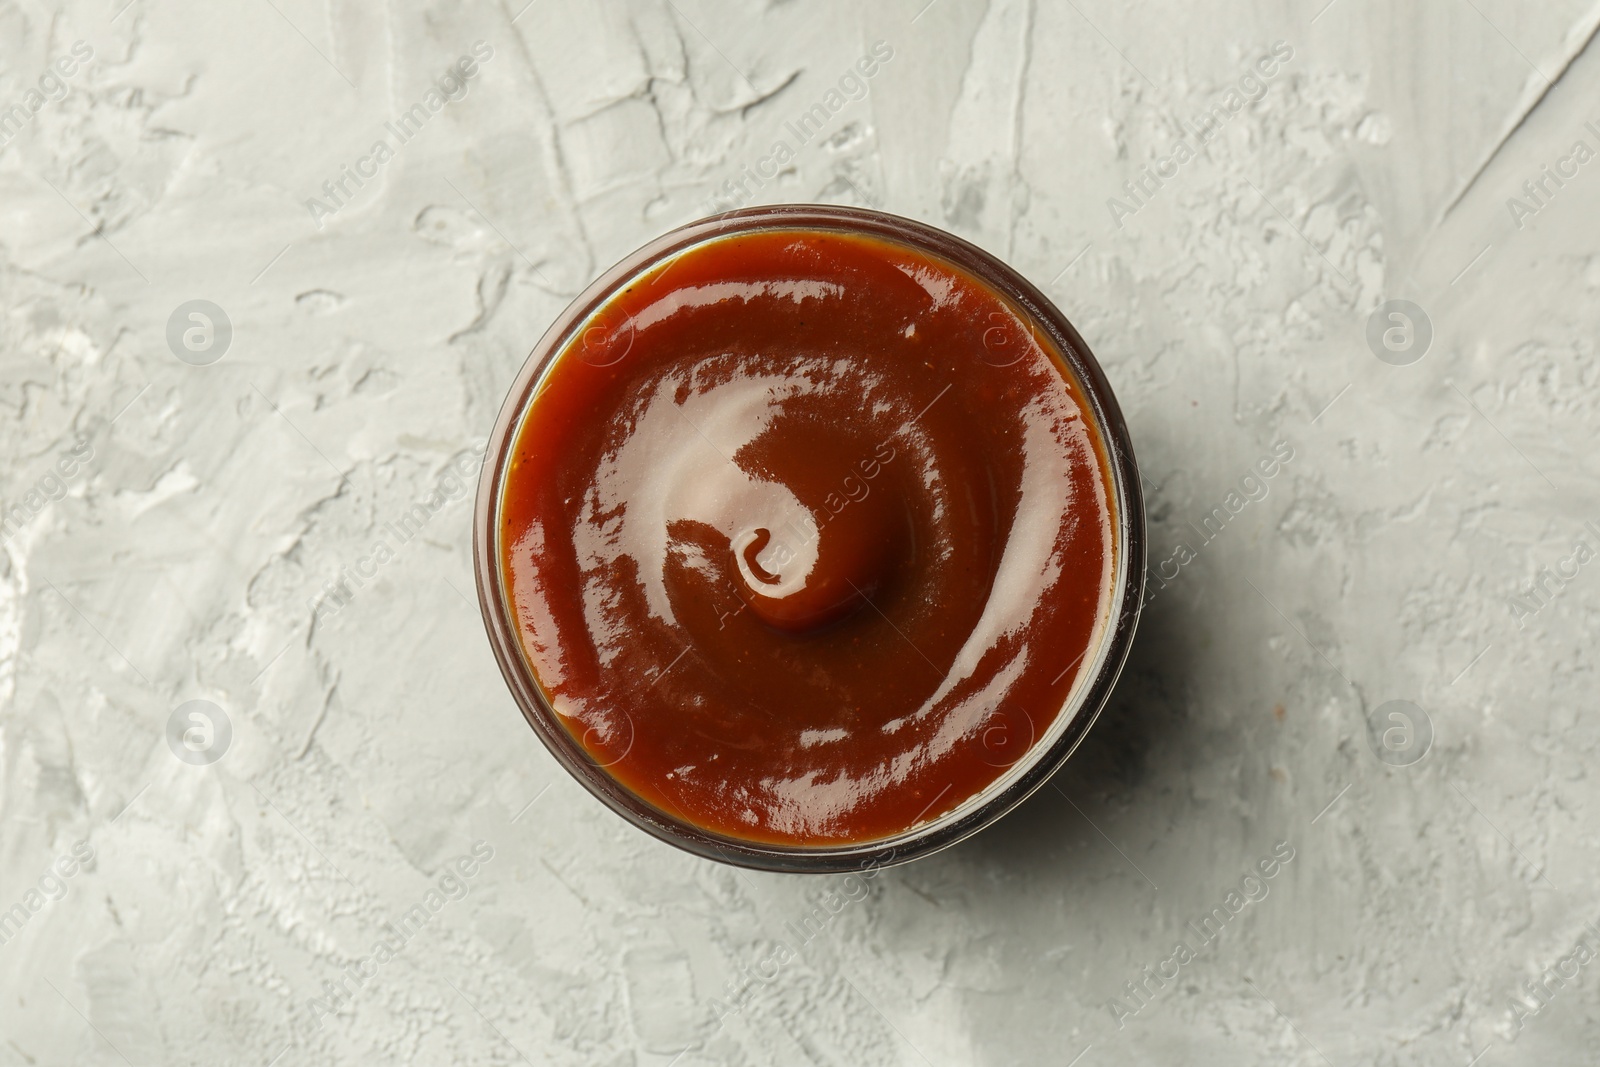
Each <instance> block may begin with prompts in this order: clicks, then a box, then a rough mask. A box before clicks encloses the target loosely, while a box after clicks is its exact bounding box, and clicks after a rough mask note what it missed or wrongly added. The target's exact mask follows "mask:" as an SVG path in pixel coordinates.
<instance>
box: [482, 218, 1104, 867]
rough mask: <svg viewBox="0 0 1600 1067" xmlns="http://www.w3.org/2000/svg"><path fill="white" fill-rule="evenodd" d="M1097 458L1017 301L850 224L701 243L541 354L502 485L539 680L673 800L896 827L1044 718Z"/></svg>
mask: <svg viewBox="0 0 1600 1067" xmlns="http://www.w3.org/2000/svg"><path fill="white" fill-rule="evenodd" d="M1107 470H1108V463H1107V459H1106V455H1105V445H1104V443H1103V441H1102V440H1101V438H1100V436H1099V434H1098V433H1097V431H1096V429H1095V427H1094V425H1093V420H1092V418H1091V417H1090V415H1089V406H1088V401H1087V399H1086V397H1085V395H1084V392H1083V389H1082V387H1081V385H1080V384H1079V383H1078V382H1076V381H1075V380H1074V379H1073V377H1072V375H1071V373H1070V372H1069V371H1068V370H1067V369H1066V366H1065V364H1064V362H1063V361H1062V360H1061V358H1060V357H1059V355H1058V354H1056V353H1055V351H1054V349H1053V347H1052V346H1051V344H1050V342H1049V341H1047V340H1045V339H1043V338H1042V337H1040V336H1039V335H1038V331H1036V330H1035V329H1033V328H1031V327H1030V320H1029V319H1028V317H1027V315H1026V313H1025V312H1024V311H1023V310H1022V309H1021V308H1019V307H1017V306H1016V305H1014V304H1012V303H1011V302H1010V301H1008V300H1007V299H1005V298H1004V297H1002V296H1001V295H999V294H998V293H996V292H995V291H994V290H992V289H991V288H990V287H988V286H987V285H985V284H984V283H982V282H981V281H979V280H978V279H977V278H975V277H973V276H971V275H970V274H967V273H965V272H964V271H962V270H961V269H960V268H958V267H957V266H955V265H954V264H952V263H949V262H946V261H944V260H942V259H939V258H936V257H934V256H932V255H931V254H929V253H926V252H923V251H920V250H918V249H915V248H912V247H910V246H908V245H901V244H898V243H894V242H889V241H884V240H880V239H877V238H870V237H865V236H860V235H853V234H849V233H845V232H835V231H826V230H783V229H777V230H764V231H757V232H754V233H746V234H740V235H737V236H732V237H726V238H721V239H713V240H711V241H708V242H705V243H702V244H699V245H696V246H693V247H691V248H689V249H687V250H685V251H683V252H680V253H678V254H677V255H676V256H674V257H673V258H671V259H669V260H667V261H665V262H663V263H660V264H657V265H656V266H654V267H653V268H651V269H650V270H649V271H647V272H646V273H645V274H643V275H642V276H640V277H637V278H635V279H633V280H632V281H631V282H630V283H629V284H628V285H627V287H626V288H625V289H624V290H623V291H621V292H619V293H616V294H614V295H613V296H612V297H611V298H610V299H609V300H608V301H607V302H605V303H604V304H602V305H601V307H600V308H599V309H598V310H597V311H596V312H595V313H594V315H593V316H592V317H591V319H590V320H589V321H588V322H587V323H586V324H585V327H584V328H583V329H582V330H580V331H579V332H578V334H577V335H576V336H575V337H574V338H573V340H572V341H571V343H569V344H568V346H567V347H566V349H565V350H563V351H562V352H561V353H559V354H558V355H557V357H556V358H555V359H554V360H553V361H552V362H551V364H550V365H549V367H548V368H547V370H546V373H545V375H544V378H543V380H542V381H541V382H540V385H539V388H538V390H537V391H536V393H535V395H534V398H533V400H532V401H531V402H530V404H529V406H528V409H527V411H526V412H525V413H524V416H523V423H522V425H521V427H520V428H519V430H518V432H517V436H516V439H515V444H514V448H513V450H512V454H511V460H510V464H509V467H508V469H507V472H506V475H505V484H504V490H503V497H502V501H501V528H500V529H501V546H502V551H503V553H504V555H503V567H504V576H505V580H506V586H507V590H508V597H509V599H510V602H511V606H512V608H513V611H514V614H515V619H516V623H517V626H518V629H519V631H520V634H521V637H522V645H523V650H524V653H525V655H526V657H527V660H528V662H529V665H530V667H531V668H532V671H533V674H534V675H535V677H536V679H537V681H538V683H539V685H540V687H541V689H542V690H543V691H544V694H545V696H546V698H547V700H548V701H549V703H550V705H551V707H552V708H553V709H554V710H555V711H556V713H557V714H558V715H559V716H560V718H561V720H562V722H563V723H564V725H565V726H566V727H567V728H568V730H569V731H570V732H571V733H572V734H573V736H574V737H575V738H576V739H577V740H578V741H579V743H580V744H581V745H582V746H583V748H584V749H585V750H586V751H587V752H588V753H589V755H590V756H591V757H592V758H593V759H594V760H595V761H597V762H598V763H599V764H600V765H601V766H603V767H605V768H606V769H607V772H608V773H609V774H611V775H612V776H614V777H615V778H616V779H617V780H618V781H620V782H621V783H622V784H623V785H625V786H626V787H627V788H629V789H630V790H632V791H633V792H634V793H636V794H637V795H639V796H640V797H642V798H643V799H645V800H646V801H648V802H649V803H651V804H653V805H654V806H656V807H657V808H658V809H660V810H661V811H662V812H664V813H665V814H667V815H669V816H671V817H675V818H678V819H681V820H684V821H686V822H688V823H690V824H692V825H695V826H698V827H700V828H702V829H705V830H709V831H711V832H713V833H719V834H723V835H727V836H730V837H734V838H739V839H744V840H750V841H759V842H766V843H776V844H785V845H801V846H803V845H820V844H835V843H840V842H859V841H867V840H874V839H879V838H884V837H889V836H892V835H894V834H897V833H899V832H902V831H905V830H908V829H910V828H911V827H912V826H915V825H918V824H920V823H922V822H925V821H927V820H930V819H934V818H937V817H938V816H940V815H941V814H943V813H945V812H948V811H950V810H951V809H953V808H955V807H957V806H958V805H960V804H961V803H962V802H964V801H966V800H968V799H970V798H971V797H973V796H974V795H976V794H977V793H979V792H980V791H982V790H983V789H984V787H985V786H987V785H989V784H990V783H991V782H993V781H994V780H995V779H997V778H998V777H1000V776H1001V775H1003V774H1004V773H1005V771H1006V769H1007V768H1008V767H1010V766H1012V765H1013V764H1015V763H1016V762H1017V760H1019V759H1020V758H1021V757H1022V756H1023V754H1024V753H1026V752H1027V751H1028V749H1029V748H1030V747H1031V746H1032V745H1033V744H1034V743H1035V742H1037V741H1038V740H1039V739H1040V738H1042V737H1043V736H1044V735H1045V734H1046V732H1047V731H1049V730H1050V728H1051V726H1052V724H1053V723H1054V722H1055V720H1056V718H1057V716H1058V713H1059V712H1060V709H1061V708H1062V707H1063V706H1064V705H1066V704H1067V703H1068V700H1069V696H1070V694H1071V691H1072V688H1073V686H1074V685H1075V684H1076V683H1077V682H1078V681H1079V678H1080V676H1081V675H1083V674H1084V672H1085V671H1087V670H1088V667H1089V664H1090V663H1092V661H1093V660H1094V658H1095V657H1094V653H1095V649H1096V647H1097V643H1098V642H1099V641H1100V640H1101V638H1102V636H1103V634H1104V632H1105V629H1106V627H1107V624H1108V620H1109V616H1110V611H1111V599H1112V583H1113V575H1114V571H1115V566H1114V564H1115V541H1114V534H1113V531H1114V526H1115V522H1114V519H1115V517H1114V515H1113V505H1112V500H1113V495H1112V490H1111V483H1110V477H1109V475H1108V473H1107Z"/></svg>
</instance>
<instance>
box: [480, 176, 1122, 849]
mask: <svg viewBox="0 0 1600 1067" xmlns="http://www.w3.org/2000/svg"><path fill="white" fill-rule="evenodd" d="M785 229H797V230H812V231H815V230H836V231H844V232H848V233H853V234H858V235H865V236H869V237H875V238H880V239H887V240H889V241H893V242H897V243H900V244H904V245H909V246H911V247H913V248H915V249H917V250H919V251H923V252H927V253H932V254H933V255H935V256H938V257H940V258H943V259H946V260H949V261H950V262H952V263H954V264H955V265H956V266H957V267H959V268H960V269H962V270H964V271H967V272H968V273H970V274H972V275H973V276H974V277H976V278H978V279H979V280H980V281H982V282H984V283H985V284H987V285H989V286H990V287H992V288H993V289H995V290H996V291H997V292H999V293H1000V294H1001V295H1002V296H1004V297H1006V298H1008V299H1010V300H1011V301H1013V302H1014V303H1016V304H1017V305H1019V306H1020V307H1021V309H1022V310H1023V311H1025V312H1026V313H1027V315H1028V316H1029V317H1030V318H1031V320H1032V324H1033V325H1036V326H1038V327H1040V328H1041V329H1042V330H1043V331H1044V332H1045V333H1046V334H1048V335H1049V339H1050V341H1051V342H1052V343H1053V344H1054V346H1055V348H1056V350H1057V351H1058V352H1059V353H1060V354H1061V356H1062V358H1063V359H1064V360H1065V362H1066V363H1067V366H1068V369H1069V370H1070V371H1071V372H1072V373H1073V374H1074V376H1075V377H1076V378H1077V380H1078V383H1079V384H1080V385H1081V387H1082V390H1083V392H1084V394H1085V395H1086V396H1087V398H1088V400H1089V403H1090V406H1091V407H1092V409H1093V412H1092V413H1093V417H1094V421H1095V427H1096V429H1097V430H1098V431H1099V434H1100V439H1101V441H1102V442H1103V444H1104V447H1105V450H1106V458H1107V461H1108V463H1109V467H1110V471H1109V474H1110V478H1109V481H1110V483H1111V486H1112V490H1113V492H1114V494H1115V501H1114V507H1115V510H1116V518H1117V522H1116V523H1115V524H1114V534H1113V545H1114V547H1115V548H1116V549H1117V553H1116V555H1117V564H1116V565H1117V572H1116V573H1115V575H1114V577H1113V580H1112V586H1113V601H1112V605H1111V611H1110V614H1109V617H1108V620H1107V621H1106V623H1105V625H1104V627H1103V629H1102V632H1101V635H1100V637H1099V647H1098V648H1096V649H1095V650H1094V652H1095V662H1094V664H1093V668H1092V669H1093V673H1092V675H1090V676H1087V677H1086V680H1084V681H1080V683H1079V684H1077V685H1075V686H1074V687H1073V689H1072V690H1071V692H1070V693H1069V696H1068V700H1067V703H1066V704H1065V705H1063V707H1062V708H1061V710H1060V711H1058V713H1057V715H1056V718H1055V719H1054V720H1052V724H1051V727H1050V731H1051V732H1053V733H1055V737H1054V739H1053V740H1051V741H1050V742H1049V743H1045V742H1044V741H1043V740H1042V739H1040V740H1036V741H1035V742H1034V744H1033V745H1032V746H1031V747H1030V748H1029V749H1028V750H1027V751H1026V752H1025V753H1024V754H1023V755H1022V756H1021V757H1019V759H1018V760H1017V762H1016V764H1015V765H1013V767H1011V768H1010V769H1008V770H1007V771H1006V772H1004V773H1003V774H1002V775H1001V776H1000V777H998V778H996V779H995V780H994V781H993V782H991V783H990V784H989V785H987V786H985V787H984V788H983V789H980V790H979V791H978V792H977V793H975V794H973V795H972V796H971V797H969V798H967V800H965V801H963V802H962V803H961V804H959V805H957V807H955V808H953V809H952V810H951V811H949V812H946V813H945V814H944V815H941V816H939V817H938V818H935V819H933V820H931V821H929V822H927V823H922V824H920V825H916V826H913V827H911V828H910V829H909V830H906V831H903V832H901V833H899V834H896V835H894V836H892V837H888V838H880V839H873V840H868V841H862V842H853V843H849V842H847V843H831V844H829V845H826V846H804V845H777V844H768V843H763V842H759V841H747V840H743V839H739V838H733V837H728V836H726V835H722V834H717V833H713V832H710V831H707V830H704V829H702V828H700V827H697V826H695V825H694V824H693V823H692V822H691V821H690V820H689V819H688V818H687V817H686V816H682V814H681V813H680V816H679V817H677V818H674V817H672V816H671V815H669V814H668V813H666V812H664V811H661V810H660V809H657V808H656V807H655V806H654V805H652V804H650V803H649V802H648V801H645V800H644V799H643V798H642V797H640V796H638V795H637V794H635V793H633V792H632V791H631V790H629V789H628V788H627V786H625V785H623V784H622V782H621V781H619V780H618V779H616V778H614V777H612V776H611V775H610V774H609V773H607V771H606V769H605V767H603V766H602V765H601V764H600V763H598V762H597V761H596V760H595V759H594V758H593V757H591V756H590V755H589V753H588V751H587V750H586V749H585V748H584V747H583V745H582V744H581V742H579V740H578V739H577V738H575V737H573V735H572V734H571V733H570V732H569V731H568V730H567V728H566V727H565V726H563V725H562V724H561V721H560V719H559V718H558V717H557V716H556V713H555V711H554V709H553V708H552V707H551V706H550V703H549V700H548V698H547V697H546V696H545V694H544V691H543V689H542V688H541V687H540V685H539V683H538V682H537V680H536V679H535V677H534V674H533V669H532V667H531V665H530V664H529V663H528V661H527V657H526V654H525V651H524V649H523V645H522V637H521V634H520V631H519V629H518V627H517V625H516V622H515V613H514V611H513V610H512V608H511V605H510V603H509V600H508V598H507V595H506V582H505V575H504V570H503V566H502V562H501V561H502V559H503V554H502V552H501V544H500V532H501V531H500V521H499V520H500V501H501V498H502V494H503V491H504V486H505V474H506V469H507V466H508V461H509V459H510V454H511V451H512V446H513V445H514V444H515V442H516V439H517V436H518V433H519V431H520V429H521V427H522V424H523V421H524V418H525V416H526V414H527V412H528V410H529V409H530V407H531V405H532V402H533V400H534V399H535V397H536V395H537V391H538V388H539V386H540V385H541V383H542V382H543V381H544V379H545V376H546V372H547V371H548V370H549V368H550V367H551V365H552V364H553V363H554V361H555V360H556V359H557V357H559V356H560V355H561V353H562V352H563V351H565V350H566V349H567V348H568V346H569V344H570V343H571V341H572V340H574V339H575V336H576V332H577V330H578V328H579V327H580V326H581V325H583V324H584V323H586V322H587V321H588V320H589V319H590V317H591V316H592V315H593V314H594V313H595V312H596V311H598V310H599V309H600V308H602V307H603V306H604V305H605V304H606V303H607V302H608V301H609V300H610V299H611V297H612V296H613V294H614V293H615V292H616V291H617V290H618V289H619V288H620V287H621V286H622V285H623V284H625V283H626V282H627V281H628V280H630V279H632V278H634V277H636V276H637V275H639V274H640V273H642V272H644V271H647V270H650V269H652V268H653V267H654V266H656V265H657V264H659V263H661V262H663V261H664V260H667V259H669V258H671V257H672V256H675V255H677V254H679V253H681V252H683V251H685V250H687V249H688V248H690V247H692V246H694V245H698V244H702V243H705V242H708V241H713V240H717V239H720V238H724V237H728V236H731V235H733V234H738V233H748V232H753V231H760V230H785ZM668 269H670V267H669V268H668ZM472 549H473V571H474V575H475V578H476V583H477V587H478V604H479V609H480V611H481V613H482V615H483V621H484V627H485V629H486V630H487V632H488V636H489V644H490V647H491V648H492V649H493V651H494V655H495V659H496V661H497V662H498V663H499V665H500V672H501V674H502V675H503V676H504V678H505V680H506V684H507V686H508V687H509V688H510V690H511V695H512V697H513V699H514V700H515V701H516V703H517V706H518V708H519V709H520V710H521V711H522V715H523V718H525V719H526V720H527V722H528V725H529V726H530V727H532V728H533V731H534V733H535V735H537V736H538V738H539V740H540V741H541V742H543V743H544V746H545V748H546V749H547V750H549V752H550V754H551V755H552V756H554V757H555V759H556V761H557V762H558V763H559V764H560V765H561V766H562V767H563V769H565V770H566V771H567V772H568V773H569V774H570V775H571V776H572V777H573V778H575V779H577V781H578V782H579V783H581V784H582V785H583V786H584V787H585V788H586V789H587V790H588V791H589V792H590V793H591V794H593V795H594V796H595V797H597V798H598V799H599V800H600V801H601V802H602V803H603V804H605V805H606V806H607V807H608V808H610V809H611V810H612V811H613V812H616V813H617V814H619V815H621V816H622V817H623V818H625V819H626V820H628V822H630V823H632V824H633V825H634V826H636V827H638V828H639V829H641V830H643V831H645V832H646V833H648V834H650V835H651V836H653V837H655V838H657V839H658V840H661V841H664V842H666V843H668V844H671V845H674V846H676V847H678V848H681V849H684V850H685V851H687V852H690V853H693V854H695V855H697V856H701V857H703V858H706V859H711V860H717V861H720V862H723V863H728V864H732V865H735V866H739V867H746V868H750V869H755V870H765V871H785V872H806V873H841V872H848V871H856V870H870V869H876V868H879V867H884V866H889V865H892V864H899V863H906V862H909V861H910V860H913V859H917V858H920V857H922V856H928V855H932V854H933V853H935V852H938V851H941V850H942V849H946V848H949V847H950V846H951V845H954V844H956V843H957V842H959V841H962V840H965V839H966V838H968V837H970V836H972V835H973V834H975V833H977V832H978V831H979V830H981V829H983V828H984V827H986V826H989V825H990V824H992V823H994V822H995V821H997V820H998V819H1000V818H1001V817H1002V816H1004V815H1006V814H1007V813H1009V812H1010V811H1012V810H1014V809H1015V808H1016V807H1017V806H1018V805H1020V804H1021V803H1022V802H1023V801H1024V800H1026V799H1027V798H1028V797H1029V796H1031V795H1032V794H1033V793H1034V792H1035V791H1037V790H1038V789H1039V788H1041V787H1042V786H1043V785H1044V784H1045V783H1046V782H1047V781H1049V779H1050V778H1051V776H1052V775H1054V774H1055V773H1056V771H1058V770H1059V769H1060V768H1061V766H1062V765H1063V764H1065V763H1066V761H1067V760H1068V758H1070V757H1071V755H1072V753H1073V751H1074V750H1075V749H1076V748H1077V747H1078V745H1079V744H1080V743H1081V742H1082V740H1083V738H1084V737H1085V736H1086V735H1087V733H1088V731H1089V728H1090V727H1091V726H1093V725H1094V722H1095V720H1096V719H1098V718H1099V716H1100V713H1101V711H1102V710H1103V709H1104V707H1105V704H1106V702H1107V700H1108V699H1109V697H1110V695H1111V691H1112V689H1113V687H1114V686H1115V684H1116V682H1117V679H1118V677H1119V676H1120V675H1121V672H1122V669H1123V667H1124V665H1125V664H1126V662H1127V657H1128V652H1129V649H1130V648H1131V646H1132V643H1133V636H1134V631H1135V629H1136V628H1137V624H1138V618H1139V613H1140V609H1141V608H1142V607H1143V601H1144V587H1145V568H1146V540H1145V513H1144V494H1143V492H1142V489H1141V484H1140V478H1139V472H1138V465H1137V463H1136V461H1135V459H1134V453H1133V445H1132V441H1131V440H1130V439H1129V434H1128V428H1127V424H1126V422H1125V420H1124V419H1123V416H1122V410H1121V408H1120V406H1119V405H1118V404H1117V400H1116V397H1115V395H1114V394H1113V393H1112V391H1111V386H1110V383H1109V382H1108V381H1107V380H1106V377H1105V373H1104V371H1103V370H1102V369H1101V367H1100V364H1099V362H1098V361H1096V360H1095V358H1094V356H1093V354H1092V353H1091V352H1090V351H1089V347H1088V345H1086V344H1085V343H1084V341H1083V338H1082V337H1081V336H1080V335H1079V333H1078V331H1077V330H1076V329H1075V328H1074V327H1073V325H1072V323H1071V322H1070V321H1068V319H1067V317H1066V316H1065V315H1064V314H1062V312H1061V311H1060V309H1058V308H1057V307H1056V306H1055V304H1054V303H1052V302H1051V301H1050V300H1049V298H1047V297H1046V296H1045V295H1044V294H1043V293H1042V292H1041V291H1040V290H1039V289H1038V288H1036V287H1035V286H1034V285H1033V284H1032V283H1031V282H1029V281H1028V280H1027V279H1026V278H1024V277H1023V276H1022V275H1021V274H1020V273H1019V272H1017V271H1016V270H1015V269H1013V268H1012V267H1010V266H1009V265H1007V264H1006V263H1005V262H1003V261H1002V260H1001V259H999V257H997V256H995V255H993V254H991V253H990V252H988V251H986V250H984V249H982V248H980V247H978V246H977V245H974V244H972V243H971V242H968V241H965V240H963V239H962V238H960V237H957V236H955V235H954V234H951V233H948V232H946V231H944V230H941V229H938V228H936V227H934V226H930V225H928V224H926V223H922V222H918V221H916V220H914V219H908V218H904V217H902V216H899V215H891V214H889V213H887V212H882V211H876V210H873V209H870V208H858V207H846V206H839V205H825V204H777V205H771V206H766V207H755V208H743V209H740V210H736V211H730V212H726V213H723V214H720V215H715V216H710V217H707V218H703V219H698V220H696V221H694V222H690V223H688V224H686V225H683V226H679V227H677V228H675V229H673V230H670V231H668V232H667V233H664V234H662V235H661V236H659V237H657V238H656V239H654V240H653V241H650V242H648V243H646V244H645V245H643V246H642V247H640V248H639V249H637V250H636V251H634V252H633V253H631V254H629V255H628V256H626V257H624V258H623V259H622V260H621V261H620V262H618V263H617V264H616V265H615V266H613V267H611V268H609V269H608V270H606V271H605V272H603V273H602V274H601V275H600V276H599V277H597V278H596V279H595V280H594V281H593V282H591V283H590V284H589V285H588V286H586V287H585V288H584V290H583V292H582V293H580V294H579V295H578V296H577V297H576V298H575V299H573V300H572V301H571V303H569V304H568V305H567V307H566V309H565V310H564V311H562V313H561V314H560V315H558V316H557V317H556V319H555V321H554V322H552V323H551V325H550V327H549V328H548V329H546V330H545V332H544V334H543V335H542V336H541V337H540V339H539V341H538V343H537V344H535V345H534V347H533V349H532V351H531V352H530V353H529V355H528V357H527V359H526V360H525V361H524V362H523V365H522V368H521V370H520V371H518V373H517V376H516V378H515V379H514V380H513V383H512V385H511V388H510V390H509V391H508V392H507V394H506V399H505V401H504V402H503V403H502V405H501V408H500V412H499V414H498V415H497V417H496V419H495V424H494V429H493V431H492V432H491V434H490V436H489V440H488V444H487V448H486V451H485V453H484V461H483V468H482V471H481V472H480V475H479V479H478V491H477V498H476V501H475V503H474V507H473V534H472ZM1062 723H1064V725H1061V724H1062ZM941 795H942V794H941Z"/></svg>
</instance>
